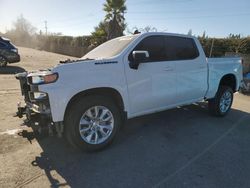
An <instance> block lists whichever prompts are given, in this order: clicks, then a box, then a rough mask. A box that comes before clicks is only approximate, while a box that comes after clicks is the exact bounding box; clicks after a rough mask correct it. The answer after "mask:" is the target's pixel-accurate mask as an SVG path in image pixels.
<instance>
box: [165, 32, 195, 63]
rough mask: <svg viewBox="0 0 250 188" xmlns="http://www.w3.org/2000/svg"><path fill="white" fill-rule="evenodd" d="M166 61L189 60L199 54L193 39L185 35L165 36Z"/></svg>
mask: <svg viewBox="0 0 250 188" xmlns="http://www.w3.org/2000/svg"><path fill="white" fill-rule="evenodd" d="M165 45H166V56H167V57H166V58H167V61H175V60H191V59H195V58H197V57H198V56H199V51H198V49H197V46H196V44H195V42H194V40H193V39H191V38H185V37H175V36H165Z"/></svg>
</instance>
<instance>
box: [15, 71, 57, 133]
mask: <svg viewBox="0 0 250 188" xmlns="http://www.w3.org/2000/svg"><path fill="white" fill-rule="evenodd" d="M15 77H16V79H18V80H19V82H20V87H21V93H22V95H23V96H24V102H25V105H24V106H22V105H21V102H19V103H18V105H17V113H16V116H17V117H19V118H22V117H23V116H25V117H26V119H25V120H24V123H25V125H27V126H29V127H32V128H33V130H35V131H38V132H39V133H41V134H49V135H53V133H56V134H57V135H58V136H61V135H62V125H61V123H55V122H53V121H52V115H51V110H50V103H49V95H48V93H46V92H43V91H39V85H41V84H49V83H53V82H56V80H57V79H58V74H57V73H52V72H51V71H49V70H45V71H39V72H31V73H27V72H23V73H18V74H16V75H15Z"/></svg>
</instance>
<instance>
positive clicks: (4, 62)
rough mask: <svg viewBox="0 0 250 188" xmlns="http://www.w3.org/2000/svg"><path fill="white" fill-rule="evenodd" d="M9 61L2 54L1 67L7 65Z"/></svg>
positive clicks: (0, 57)
mask: <svg viewBox="0 0 250 188" xmlns="http://www.w3.org/2000/svg"><path fill="white" fill-rule="evenodd" d="M7 63H8V61H7V60H6V58H4V57H3V56H0V67H6V66H7Z"/></svg>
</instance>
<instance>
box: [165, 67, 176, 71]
mask: <svg viewBox="0 0 250 188" xmlns="http://www.w3.org/2000/svg"><path fill="white" fill-rule="evenodd" d="M163 70H164V71H173V70H174V69H173V68H172V67H164V69H163Z"/></svg>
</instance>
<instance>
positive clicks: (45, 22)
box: [44, 20, 48, 36]
mask: <svg viewBox="0 0 250 188" xmlns="http://www.w3.org/2000/svg"><path fill="white" fill-rule="evenodd" d="M44 24H45V33H46V36H47V34H48V27H47V21H46V20H45V21H44Z"/></svg>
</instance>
